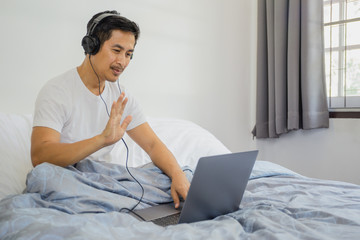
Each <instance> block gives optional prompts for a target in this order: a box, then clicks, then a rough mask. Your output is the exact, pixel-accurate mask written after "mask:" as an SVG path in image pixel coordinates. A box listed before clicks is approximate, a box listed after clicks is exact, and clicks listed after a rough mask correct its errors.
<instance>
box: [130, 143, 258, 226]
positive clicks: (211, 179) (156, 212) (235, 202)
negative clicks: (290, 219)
mask: <svg viewBox="0 0 360 240" xmlns="http://www.w3.org/2000/svg"><path fill="white" fill-rule="evenodd" d="M257 154H258V150H255V151H248V152H239V153H230V154H224V155H217V156H209V157H202V158H200V159H199V162H198V164H197V166H196V169H195V172H194V175H193V179H192V182H191V185H190V189H189V192H188V195H187V198H186V200H185V202H182V203H181V204H180V207H179V208H178V209H175V207H174V203H168V204H160V205H156V206H152V207H149V208H145V209H139V210H135V211H134V213H131V214H132V215H133V216H134V217H136V218H138V219H139V220H143V221H151V222H153V223H155V224H157V225H160V226H168V225H172V224H178V223H192V222H198V221H203V220H210V219H213V218H215V217H217V216H220V215H224V214H227V213H231V212H234V211H236V210H238V209H239V206H240V202H241V199H242V197H243V194H244V192H245V188H246V185H247V182H248V180H249V177H250V174H251V171H252V168H253V166H254V164H255V160H256V157H257Z"/></svg>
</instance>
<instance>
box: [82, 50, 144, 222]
mask: <svg viewBox="0 0 360 240" xmlns="http://www.w3.org/2000/svg"><path fill="white" fill-rule="evenodd" d="M89 61H90V65H91V68H92V70H93V71H94V73H95V75H96V77H97V79H98V81H99V96H100V98H101V100H102V101H103V103H104V105H105V109H106V113H107V115H108V116H109V118H110V113H109V109H108V106H107V104H106V102H105V100H104V98H103V97H102V95H101V89H100V78H99V75H98V74H97V73H96V71H95V69H94V66H93V64H92V62H91V54H89ZM116 82H117V85H118V88H119V91H120V94H121V93H122V91H121V88H120V84H119V80H117V81H116ZM121 140H122V142H123V143H124V146H125V148H126V161H125V168H126V171H127V172H128V173H129V175H130V176H131V177H132V178H133V179H134V181H135V182H136V183H137V184H138V185H139V186H140V187H141V197H140V199H139V201H138V202H137V203H136V204H135V205H134V206H133V207H132V208H131V209H128V208H121V209H120V210H119V212H121V211H123V210H127V211H129V212H132V213H134V214H135V215H136V216H138V217H140V218H141V219H142V220H144V219H143V218H142V217H141V216H139V215H138V214H136V213H135V212H134V209H135V208H136V207H137V206H138V205H139V204H140V203H141V201H142V199H143V197H144V193H145V189H144V187H143V186H142V184H141V183H140V182H139V181H138V180H137V179H136V178H135V177H134V176H133V175H132V173H131V172H130V170H129V167H128V161H129V148H128V146H127V144H126V142H125V140H124V138H121Z"/></svg>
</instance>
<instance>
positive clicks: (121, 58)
mask: <svg viewBox="0 0 360 240" xmlns="http://www.w3.org/2000/svg"><path fill="white" fill-rule="evenodd" d="M116 62H117V63H119V64H120V65H121V66H122V67H126V66H127V58H126V56H125V55H124V54H119V55H118V56H117V58H116Z"/></svg>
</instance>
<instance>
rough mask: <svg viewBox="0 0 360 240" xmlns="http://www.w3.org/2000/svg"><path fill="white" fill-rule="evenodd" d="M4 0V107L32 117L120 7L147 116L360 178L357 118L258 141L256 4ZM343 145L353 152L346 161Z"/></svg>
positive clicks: (232, 0) (288, 162)
mask: <svg viewBox="0 0 360 240" xmlns="http://www.w3.org/2000/svg"><path fill="white" fill-rule="evenodd" d="M0 1H1V5H0V6H1V8H0V29H1V36H2V37H1V40H0V42H1V44H0V53H1V54H0V73H1V79H0V82H1V87H0V95H1V100H2V101H1V102H0V111H2V112H10V113H32V111H33V107H34V101H35V98H36V95H37V93H38V91H39V90H40V88H41V87H42V85H43V84H44V83H45V82H46V81H47V80H49V79H50V78H52V77H54V76H56V75H58V74H60V73H62V72H64V71H66V70H68V69H69V68H72V67H75V66H78V65H79V64H80V63H81V62H82V60H83V57H84V56H83V50H82V49H81V46H80V42H81V39H82V37H83V36H84V35H85V32H86V30H85V26H86V24H87V21H88V20H89V19H90V18H91V17H92V15H93V14H95V13H96V12H99V11H102V10H107V9H116V10H118V11H119V12H121V13H122V14H123V15H124V16H126V17H128V18H130V19H132V20H134V21H136V22H137V23H138V24H139V25H140V28H141V31H142V33H141V36H140V39H139V42H138V45H137V47H136V52H135V56H134V59H133V61H132V63H131V64H130V65H129V67H128V69H127V70H126V72H125V73H124V74H123V75H122V76H121V78H120V81H121V82H122V84H124V85H125V86H127V87H128V88H129V89H130V90H131V91H132V92H133V93H134V94H135V95H136V96H137V98H138V100H139V102H140V103H141V104H142V106H143V108H144V110H145V112H146V114H147V115H149V116H152V117H171V118H182V119H188V120H192V121H194V122H196V123H198V124H199V125H201V126H203V127H204V128H206V129H208V130H210V131H211V132H212V133H213V134H214V135H215V136H217V137H218V138H219V139H220V140H221V141H222V142H224V144H225V145H226V146H227V147H228V148H229V149H230V150H232V151H242V150H249V149H254V148H259V149H260V156H259V159H263V160H268V161H274V162H277V163H280V164H282V165H284V166H287V167H289V168H291V169H293V170H295V171H298V172H300V173H303V174H305V175H307V176H312V177H322V178H331V179H340V180H345V181H352V182H357V183H359V184H360V180H359V177H358V175H359V174H357V173H356V171H357V169H359V163H358V162H359V161H358V159H357V158H358V157H357V152H356V151H355V149H357V148H356V147H357V146H358V145H359V132H360V131H359V121H357V120H354V121H345V122H344V121H337V122H332V124H331V126H332V127H331V129H329V130H315V131H311V132H306V131H298V132H294V133H290V134H288V135H284V136H282V137H280V138H279V139H276V140H261V141H260V140H253V139H252V136H251V133H250V132H251V130H252V127H253V124H254V122H255V121H254V118H255V109H254V106H255V77H256V76H255V62H256V59H255V57H256V2H257V1H255V0H196V1H193V0H107V1H98V0H82V1H79V0H78V1H76V0H75V1H73V0H71V1H70V0H58V1H48V0H32V1H23V0H12V1H4V0H0ZM338 123H339V124H338ZM354 129H355V130H354ZM300 147H301V148H300ZM338 148H341V149H347V150H349V151H348V152H349V153H348V155H346V156H345V157H340V155H339V154H340V151H338V150H337V149H338ZM339 159H340V160H339Z"/></svg>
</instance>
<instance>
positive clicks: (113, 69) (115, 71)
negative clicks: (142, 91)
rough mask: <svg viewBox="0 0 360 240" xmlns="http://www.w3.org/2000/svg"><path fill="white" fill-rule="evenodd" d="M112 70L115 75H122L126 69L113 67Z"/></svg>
mask: <svg viewBox="0 0 360 240" xmlns="http://www.w3.org/2000/svg"><path fill="white" fill-rule="evenodd" d="M111 70H112V71H113V73H114V74H115V75H120V74H121V73H122V72H123V71H124V69H123V68H122V67H111Z"/></svg>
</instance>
